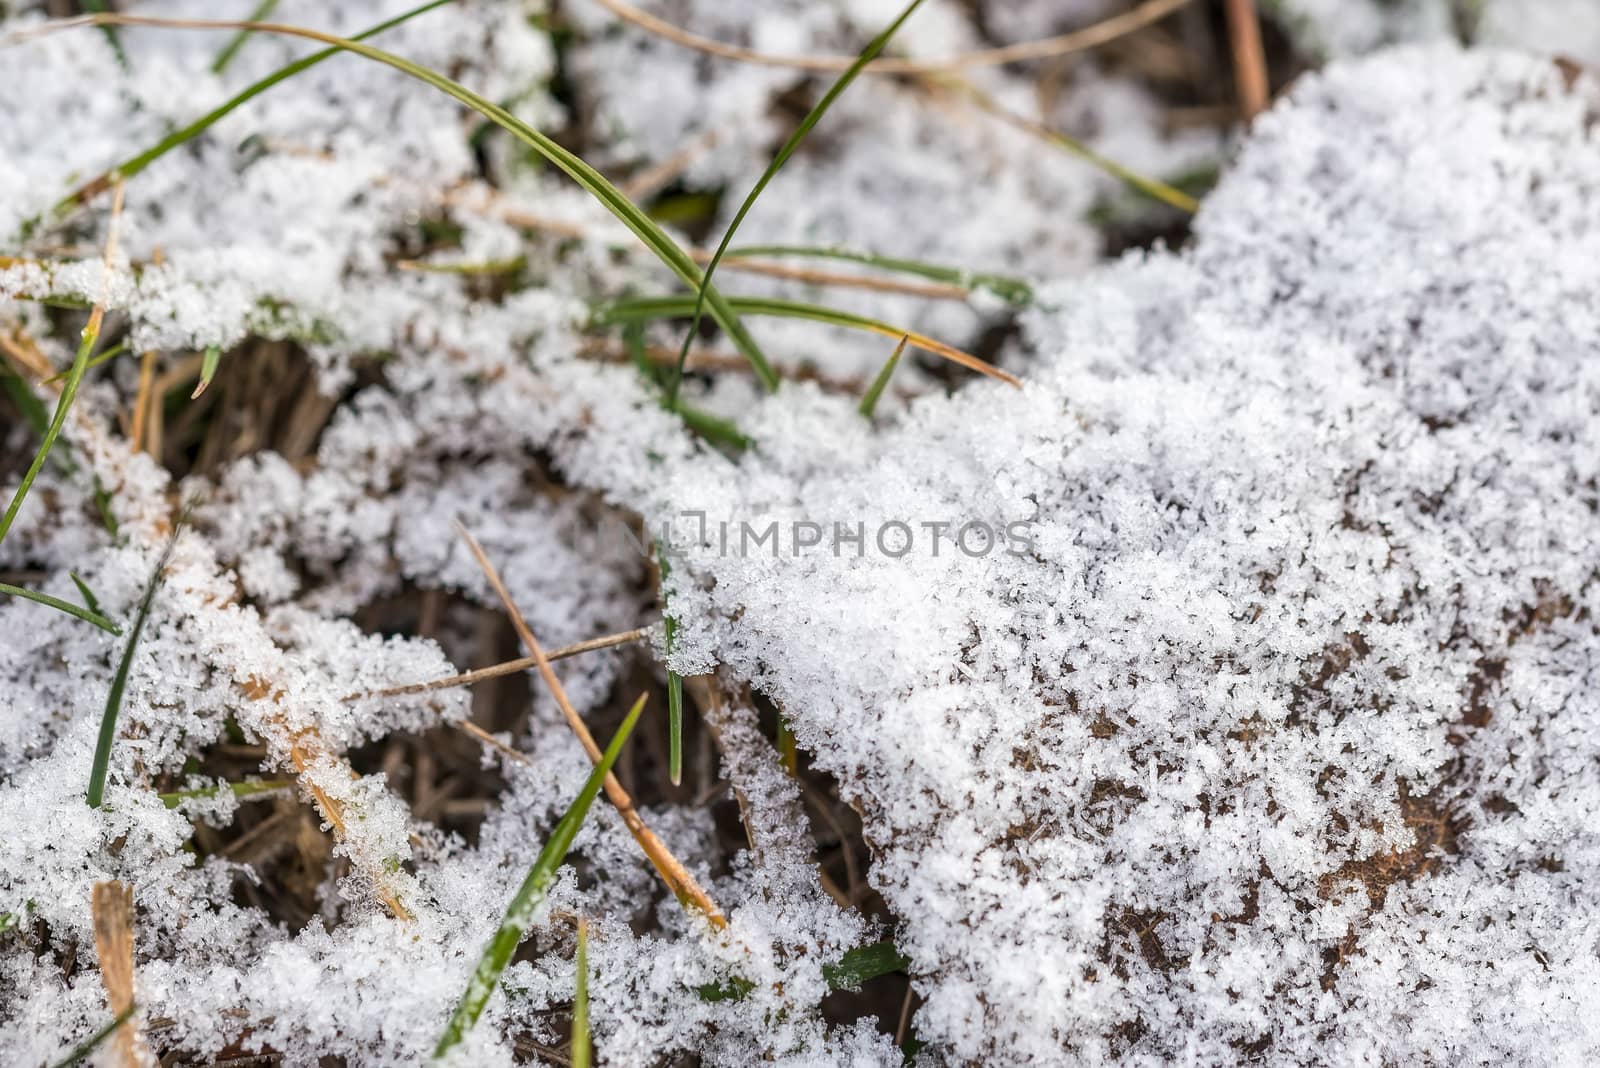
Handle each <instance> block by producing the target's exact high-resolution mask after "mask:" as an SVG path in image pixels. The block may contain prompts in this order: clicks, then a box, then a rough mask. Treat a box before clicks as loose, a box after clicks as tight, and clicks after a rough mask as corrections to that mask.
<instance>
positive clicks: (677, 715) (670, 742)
mask: <svg viewBox="0 0 1600 1068" xmlns="http://www.w3.org/2000/svg"><path fill="white" fill-rule="evenodd" d="M656 559H657V560H658V561H659V563H660V567H661V626H662V630H663V632H664V635H663V644H664V646H665V648H666V653H667V656H669V657H670V656H671V655H672V647H673V645H674V644H676V639H677V636H678V622H677V620H675V619H673V618H672V611H671V609H670V607H669V606H668V605H667V577H668V576H669V575H671V574H672V569H671V567H670V566H669V565H668V564H667V549H666V546H660V547H659V548H658V551H657V553H656ZM667 778H668V779H669V780H671V782H672V785H674V786H678V785H681V784H682V782H683V679H682V678H681V677H680V676H679V675H678V673H677V672H676V671H673V670H672V668H670V667H669V668H667Z"/></svg>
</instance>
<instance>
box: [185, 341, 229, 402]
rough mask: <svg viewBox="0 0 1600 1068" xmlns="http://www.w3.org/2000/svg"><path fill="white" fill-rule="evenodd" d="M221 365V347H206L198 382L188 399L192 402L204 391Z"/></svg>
mask: <svg viewBox="0 0 1600 1068" xmlns="http://www.w3.org/2000/svg"><path fill="white" fill-rule="evenodd" d="M221 363H222V347H221V346H220V345H207V346H206V354H205V356H204V357H203V358H202V359H201V361H200V381H199V383H198V384H197V385H196V386H195V387H194V392H193V393H191V394H189V399H190V400H194V399H195V398H196V397H198V396H200V394H202V393H204V392H205V391H206V387H207V386H209V385H210V384H211V380H212V378H214V377H216V374H217V368H218V367H219V366H220V365H221Z"/></svg>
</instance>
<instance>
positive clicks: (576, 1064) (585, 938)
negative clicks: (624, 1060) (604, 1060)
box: [568, 916, 594, 1068]
mask: <svg viewBox="0 0 1600 1068" xmlns="http://www.w3.org/2000/svg"><path fill="white" fill-rule="evenodd" d="M576 968H577V977H576V978H575V979H574V980H573V986H574V989H573V993H572V1051H571V1053H569V1054H568V1059H569V1061H570V1062H571V1065H572V1068H589V1065H590V1064H591V1063H592V1062H593V1060H594V1042H593V1040H592V1039H591V1038H590V1036H589V921H588V920H587V919H585V918H584V917H582V916H580V917H578V960H577V965H576Z"/></svg>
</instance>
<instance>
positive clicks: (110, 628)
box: [0, 582, 122, 634]
mask: <svg viewBox="0 0 1600 1068" xmlns="http://www.w3.org/2000/svg"><path fill="white" fill-rule="evenodd" d="M0 593H6V594H10V595H11V596H13V597H22V598H25V599H26V600H29V601H33V602H35V603H37V604H42V605H46V606H48V607H50V608H54V609H55V610H56V611H58V612H65V613H66V614H67V615H69V616H75V617H76V618H78V619H81V620H83V621H84V622H85V623H93V624H94V625H95V626H97V627H99V628H100V629H101V630H103V631H105V632H106V633H107V634H121V633H122V628H121V627H119V626H117V625H116V624H115V623H113V622H111V620H109V619H107V618H106V617H105V616H103V615H101V614H100V613H99V612H97V611H95V610H94V609H93V608H80V607H78V606H77V605H75V604H73V603H72V602H71V601H63V600H62V599H61V598H59V597H52V596H50V595H49V594H48V593H40V592H38V591H37V590H25V589H23V588H22V587H21V586H12V585H11V584H9V583H6V582H0Z"/></svg>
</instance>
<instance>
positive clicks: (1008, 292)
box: [724, 245, 1033, 308]
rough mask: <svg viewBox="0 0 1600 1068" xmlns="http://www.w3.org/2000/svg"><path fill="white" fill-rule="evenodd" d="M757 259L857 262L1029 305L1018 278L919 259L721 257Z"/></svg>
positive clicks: (758, 248)
mask: <svg viewBox="0 0 1600 1068" xmlns="http://www.w3.org/2000/svg"><path fill="white" fill-rule="evenodd" d="M758 256H764V257H773V258H777V257H785V256H794V257H802V258H810V259H823V260H838V261H840V262H842V263H859V264H861V265H862V266H863V267H875V268H877V269H878V270H880V271H889V272H891V273H895V274H909V275H914V276H916V277H918V278H927V279H930V280H932V281H935V282H943V283H945V284H947V285H951V286H954V287H956V288H957V289H962V290H967V291H971V290H974V289H982V290H987V291H988V292H990V293H993V294H994V295H995V296H997V297H999V298H1000V299H1001V300H1003V301H1005V302H1006V303H1007V304H1011V305H1014V306H1016V307H1019V308H1023V307H1027V306H1028V305H1030V304H1032V303H1033V287H1032V286H1031V285H1029V284H1028V283H1027V282H1024V281H1023V280H1022V279H1020V278H1012V277H1009V276H1007V275H1002V274H988V273H984V272H981V271H967V270H963V269H962V268H960V267H946V266H943V265H941V264H936V263H926V262H924V261H922V260H911V259H905V258H903V257H899V256H881V255H879V254H877V253H875V252H865V251H861V250H858V249H849V248H841V247H839V246H837V245H741V246H739V247H738V248H731V249H729V250H728V254H727V256H726V257H724V258H725V259H726V260H727V262H728V266H729V268H730V269H731V268H732V266H733V264H734V261H736V260H744V259H751V258H754V257H758Z"/></svg>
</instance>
